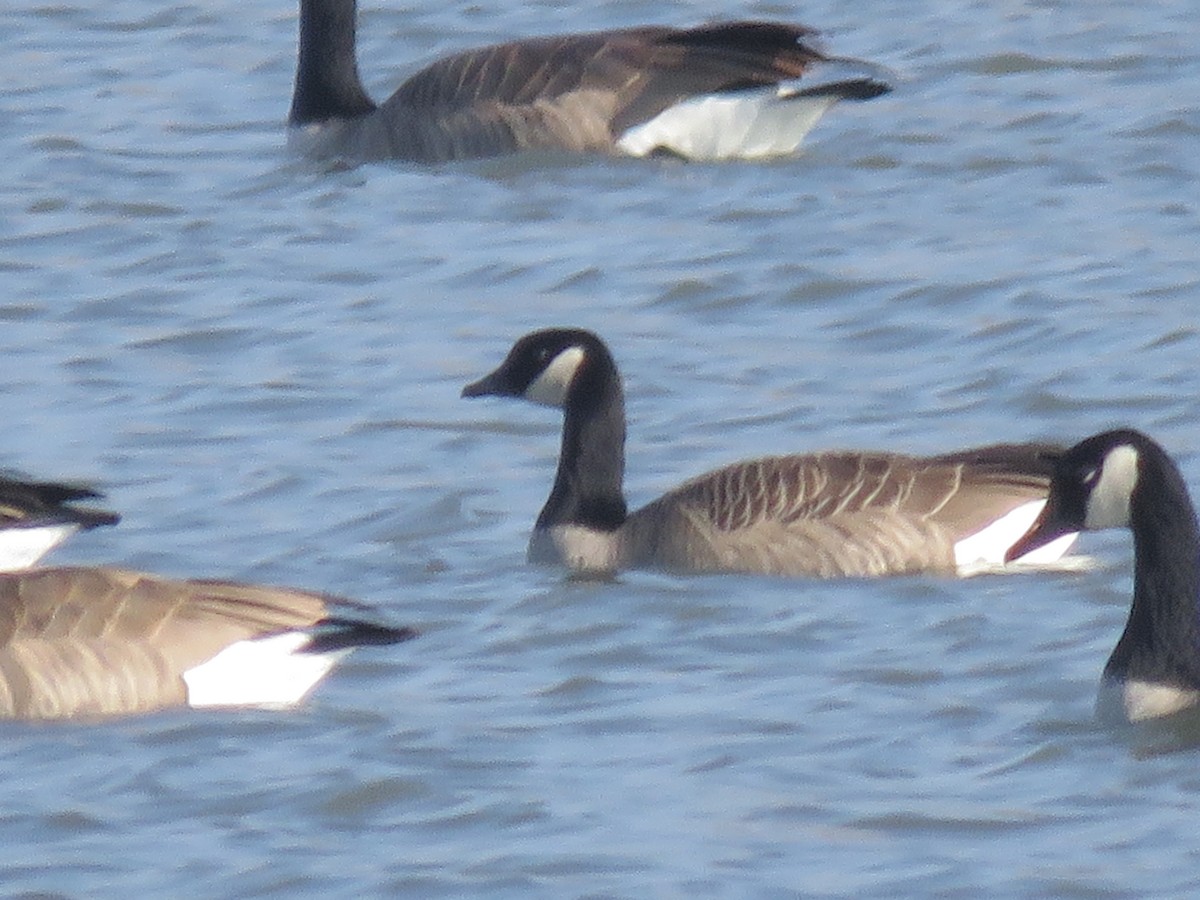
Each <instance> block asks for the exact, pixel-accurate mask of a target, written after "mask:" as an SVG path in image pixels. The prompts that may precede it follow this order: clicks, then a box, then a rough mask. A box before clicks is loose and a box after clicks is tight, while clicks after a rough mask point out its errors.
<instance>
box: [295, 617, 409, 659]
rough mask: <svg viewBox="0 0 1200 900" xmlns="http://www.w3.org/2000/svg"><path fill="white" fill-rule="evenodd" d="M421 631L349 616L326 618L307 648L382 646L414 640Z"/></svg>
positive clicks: (323, 650)
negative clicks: (351, 618)
mask: <svg viewBox="0 0 1200 900" xmlns="http://www.w3.org/2000/svg"><path fill="white" fill-rule="evenodd" d="M418 634H420V632H418V631H417V630H416V629H415V628H409V627H407V626H401V627H399V628H396V627H393V626H391V625H377V624H375V623H374V622H359V621H353V620H350V619H326V620H325V621H324V622H322V623H321V625H320V627H319V630H318V631H317V632H316V634H314V635H313V638H312V641H311V642H310V643H309V645H308V646H307V647H305V648H304V652H306V653H329V652H331V651H334V650H345V649H348V648H353V647H367V646H382V645H386V644H401V643H403V642H404V641H411V640H412V639H413V638H415V637H417V635H418Z"/></svg>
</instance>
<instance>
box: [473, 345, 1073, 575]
mask: <svg viewBox="0 0 1200 900" xmlns="http://www.w3.org/2000/svg"><path fill="white" fill-rule="evenodd" d="M462 394H463V396H464V397H481V396H502V397H523V398H525V399H527V400H531V401H533V402H535V403H541V404H545V405H548V406H553V407H557V408H560V409H562V410H563V412H564V422H563V435H562V449H561V452H560V455H559V460H558V472H557V474H556V475H555V478H554V487H553V489H552V490H551V492H550V498H549V499H548V500H547V501H546V505H545V506H544V507H543V509H542V512H541V514H540V515H539V516H538V519H537V524H536V526H535V527H534V531H533V536H532V538H531V539H530V544H529V558H530V560H531V561H534V562H540V563H551V564H558V565H564V566H566V567H567V568H569V569H572V570H575V571H580V572H589V573H598V574H607V573H612V572H616V571H619V570H622V569H628V568H647V567H652V568H665V569H670V570H675V571H698V572H759V573H766V574H774V575H815V576H824V577H832V576H862V575H896V574H903V573H911V572H954V571H956V570H958V571H967V570H970V569H974V568H975V567H982V566H998V565H1001V564H1002V563H1003V559H1004V551H1006V550H1007V549H1008V547H1009V544H1011V542H1012V541H1013V540H1015V539H1016V537H1017V536H1019V535H1020V534H1022V533H1023V532H1024V530H1025V529H1026V528H1027V527H1028V525H1029V524H1030V523H1031V522H1032V521H1033V520H1034V518H1035V517H1036V516H1037V514H1038V512H1039V511H1040V509H1041V507H1042V505H1043V504H1044V502H1045V498H1046V491H1047V488H1048V485H1049V464H1048V463H1047V462H1046V461H1045V460H1044V458H1043V457H1042V456H1041V453H1042V451H1044V450H1045V449H1047V448H1046V447H1045V446H1044V445H1036V444H1013V445H997V446H992V447H980V448H975V449H971V450H963V451H960V452H957V453H949V454H946V455H943V456H934V457H925V458H923V457H913V456H904V455H901V454H896V453H863V452H827V453H815V454H811V455H804V456H774V457H766V458H764V459H756V460H751V461H748V462H739V463H734V464H733V465H730V466H727V467H725V468H723V469H718V470H717V471H715V472H710V473H708V474H707V475H701V476H700V477H698V478H694V479H692V480H691V481H688V482H685V483H684V484H683V485H681V486H680V487H678V488H676V489H675V490H673V491H671V492H670V493H668V494H666V495H665V496H663V497H660V498H659V499H658V500H655V501H654V502H652V503H650V504H649V505H647V506H645V507H643V508H641V509H639V510H637V511H636V512H634V513H632V514H628V513H627V512H626V505H625V497H624V495H623V493H622V480H623V477H624V469H625V402H624V399H623V396H622V392H621V380H620V376H619V375H618V373H617V367H616V363H615V362H614V361H613V358H612V355H611V353H610V352H609V350H608V348H607V347H606V346H605V344H604V342H603V341H602V340H601V339H600V338H599V337H597V336H596V335H595V334H593V333H592V332H590V331H584V330H581V329H575V328H551V329H547V330H544V331H536V332H533V333H532V334H529V335H526V336H525V337H523V338H521V339H520V340H518V341H517V342H516V344H515V345H514V346H513V348H512V349H511V350H510V351H509V353H508V356H507V358H506V359H505V360H504V362H503V363H502V364H501V365H500V367H499V368H498V369H496V371H494V372H492V373H491V374H490V375H487V376H485V377H484V378H482V379H480V380H479V381H476V382H474V383H472V384H469V385H467V386H466V387H465V388H463V392H462ZM1072 540H1073V537H1067V536H1064V537H1062V538H1061V539H1059V540H1058V541H1055V542H1054V543H1053V544H1052V545H1051V546H1049V547H1046V548H1044V549H1043V550H1042V551H1040V553H1039V554H1036V555H1030V556H1029V557H1026V558H1025V559H1024V560H1023V561H1024V562H1044V561H1049V560H1054V559H1057V558H1058V557H1059V556H1061V555H1062V553H1064V552H1065V551H1066V549H1067V547H1068V546H1069V545H1070V543H1071V541H1072Z"/></svg>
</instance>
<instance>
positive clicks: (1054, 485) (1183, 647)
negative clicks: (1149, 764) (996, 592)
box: [1009, 429, 1200, 722]
mask: <svg viewBox="0 0 1200 900" xmlns="http://www.w3.org/2000/svg"><path fill="white" fill-rule="evenodd" d="M1104 528H1128V529H1129V530H1130V531H1132V532H1133V558H1134V563H1133V604H1132V606H1131V607H1130V610H1129V618H1128V619H1127V620H1126V622H1125V631H1124V632H1123V633H1122V634H1121V639H1120V640H1119V641H1118V642H1117V646H1116V649H1115V650H1113V652H1112V655H1111V656H1110V657H1109V658H1108V663H1107V664H1106V665H1105V666H1104V676H1103V678H1102V681H1101V688H1100V694H1099V698H1098V700H1097V704H1096V711H1097V714H1098V715H1099V717H1100V718H1101V719H1102V720H1105V721H1109V722H1139V721H1143V720H1146V719H1154V718H1158V717H1161V716H1167V715H1171V714H1172V713H1176V712H1179V711H1181V710H1184V709H1187V708H1188V707H1194V706H1196V704H1197V703H1198V702H1200V528H1198V527H1197V524H1196V510H1195V508H1194V507H1193V506H1192V500H1191V497H1190V496H1189V495H1188V489H1187V485H1186V484H1185V483H1184V481H1183V476H1182V475H1180V473H1179V469H1178V467H1177V466H1176V465H1175V463H1174V462H1173V461H1172V459H1171V457H1170V456H1168V455H1167V453H1166V451H1165V450H1163V448H1162V447H1160V446H1159V445H1158V444H1156V443H1155V442H1154V441H1153V440H1151V439H1150V438H1149V437H1147V436H1146V435H1144V434H1142V433H1140V432H1137V431H1133V430H1129V429H1121V430H1116V431H1106V432H1103V433H1102V434H1097V435H1093V436H1092V437H1090V438H1087V439H1086V440H1084V441H1081V442H1080V443H1078V444H1076V445H1075V446H1074V447H1072V448H1071V449H1070V450H1067V451H1066V452H1065V453H1063V454H1062V455H1060V456H1059V457H1057V459H1056V460H1055V461H1054V477H1053V479H1052V480H1051V483H1050V499H1049V501H1048V502H1047V503H1046V508H1045V509H1044V510H1042V514H1041V515H1040V516H1039V517H1038V520H1037V521H1036V522H1035V523H1034V525H1033V527H1032V528H1031V529H1030V530H1029V533H1028V534H1026V535H1025V536H1024V537H1023V538H1021V540H1019V541H1017V543H1016V544H1014V545H1013V547H1012V548H1011V550H1010V551H1009V552H1010V554H1017V553H1023V552H1026V551H1028V550H1031V549H1034V548H1037V547H1039V546H1041V545H1043V544H1045V543H1046V542H1047V541H1052V540H1055V539H1056V538H1057V537H1058V535H1061V534H1063V533H1064V532H1066V531H1079V530H1088V531H1098V530H1100V529H1104Z"/></svg>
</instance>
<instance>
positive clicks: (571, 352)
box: [525, 347, 584, 409]
mask: <svg viewBox="0 0 1200 900" xmlns="http://www.w3.org/2000/svg"><path fill="white" fill-rule="evenodd" d="M583 357H584V349H583V348H582V347H568V348H567V349H566V350H563V351H561V352H560V353H559V354H558V355H557V356H556V357H554V359H552V360H550V364H549V365H548V366H546V368H545V369H543V370H542V374H541V375H539V376H538V377H537V378H535V379H534V380H533V382H532V383H531V384H530V385H529V387H527V388H526V389H525V399H526V400H532V401H533V402H534V403H541V404H543V405H544V406H553V407H554V408H555V409H562V406H563V404H564V403H566V400H567V391H568V390H569V389H570V387H571V379H573V378H574V377H575V373H576V372H577V371H579V365H580V363H582V362H583Z"/></svg>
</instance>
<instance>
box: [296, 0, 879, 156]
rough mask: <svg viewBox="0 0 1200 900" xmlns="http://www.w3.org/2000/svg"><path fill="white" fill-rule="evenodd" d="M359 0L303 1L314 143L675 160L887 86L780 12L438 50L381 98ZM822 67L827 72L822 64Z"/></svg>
mask: <svg viewBox="0 0 1200 900" xmlns="http://www.w3.org/2000/svg"><path fill="white" fill-rule="evenodd" d="M355 18H356V3H355V0H300V52H299V61H298V64H297V69H296V86H295V93H294V94H293V97H292V107H291V113H290V115H289V118H288V122H289V125H290V126H291V128H290V129H289V132H290V139H291V141H292V143H293V144H294V145H295V146H297V147H298V148H299V149H300V150H301V151H303V152H306V153H309V154H311V155H315V156H331V157H341V158H348V159H352V160H356V161H357V160H379V159H400V160H412V161H417V162H439V161H445V160H455V159H471V158H481V157H489V156H498V155H502V154H506V153H515V152H518V151H524V150H564V151H591V152H602V153H623V154H630V155H633V156H648V155H652V154H666V155H672V156H678V157H682V158H686V159H707V160H714V159H734V158H749V159H754V158H764V157H770V156H779V155H784V154H788V153H792V152H794V151H795V150H796V148H797V147H798V146H799V144H800V142H801V140H802V139H803V138H804V135H805V134H806V133H807V132H808V131H809V130H810V129H811V128H812V127H813V126H814V125H815V124H816V122H817V120H818V119H819V118H820V117H821V115H822V114H823V113H824V112H825V110H826V109H828V108H829V107H830V106H831V105H832V104H833V103H835V102H837V101H838V100H869V99H871V98H872V97H877V96H879V95H880V94H883V93H886V92H887V91H888V90H890V88H889V86H888V85H887V84H886V83H885V82H884V81H883V80H882V79H881V78H880V76H879V68H878V67H876V66H872V65H870V64H868V63H865V62H863V61H861V60H853V59H848V58H844V57H833V56H827V55H825V54H824V53H823V52H822V51H821V50H820V49H818V47H817V46H816V44H815V43H814V38H815V35H816V32H814V31H813V30H812V29H810V28H805V27H804V26H801V25H789V24H782V23H777V22H721V23H715V24H710V25H702V26H699V27H696V28H668V27H662V26H645V27H641V28H627V29H620V30H615V31H598V32H591V33H582V34H568V35H559V36H554V37H539V38H529V39H526V40H518V41H513V42H511V43H505V44H497V45H494V46H490V47H482V48H479V49H475V50H468V51H466V52H463V53H458V54H455V55H453V56H449V57H446V58H444V59H441V60H438V61H437V62H434V63H433V64H432V65H429V66H427V67H426V68H424V69H422V70H421V71H419V72H417V73H416V74H415V75H413V76H412V77H411V78H409V79H408V80H407V81H405V82H404V83H403V84H402V85H401V86H400V87H399V88H398V89H397V90H396V92H395V93H394V94H392V96H391V97H389V98H388V99H387V100H386V101H384V102H383V103H382V104H380V105H376V104H375V103H374V102H373V101H372V100H371V98H370V97H369V96H368V95H367V92H366V91H365V90H364V88H363V85H362V82H361V80H360V79H359V75H358V64H357V61H356V58H355ZM822 72H824V77H823V78H822V79H820V80H817V76H818V75H820V74H822Z"/></svg>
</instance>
